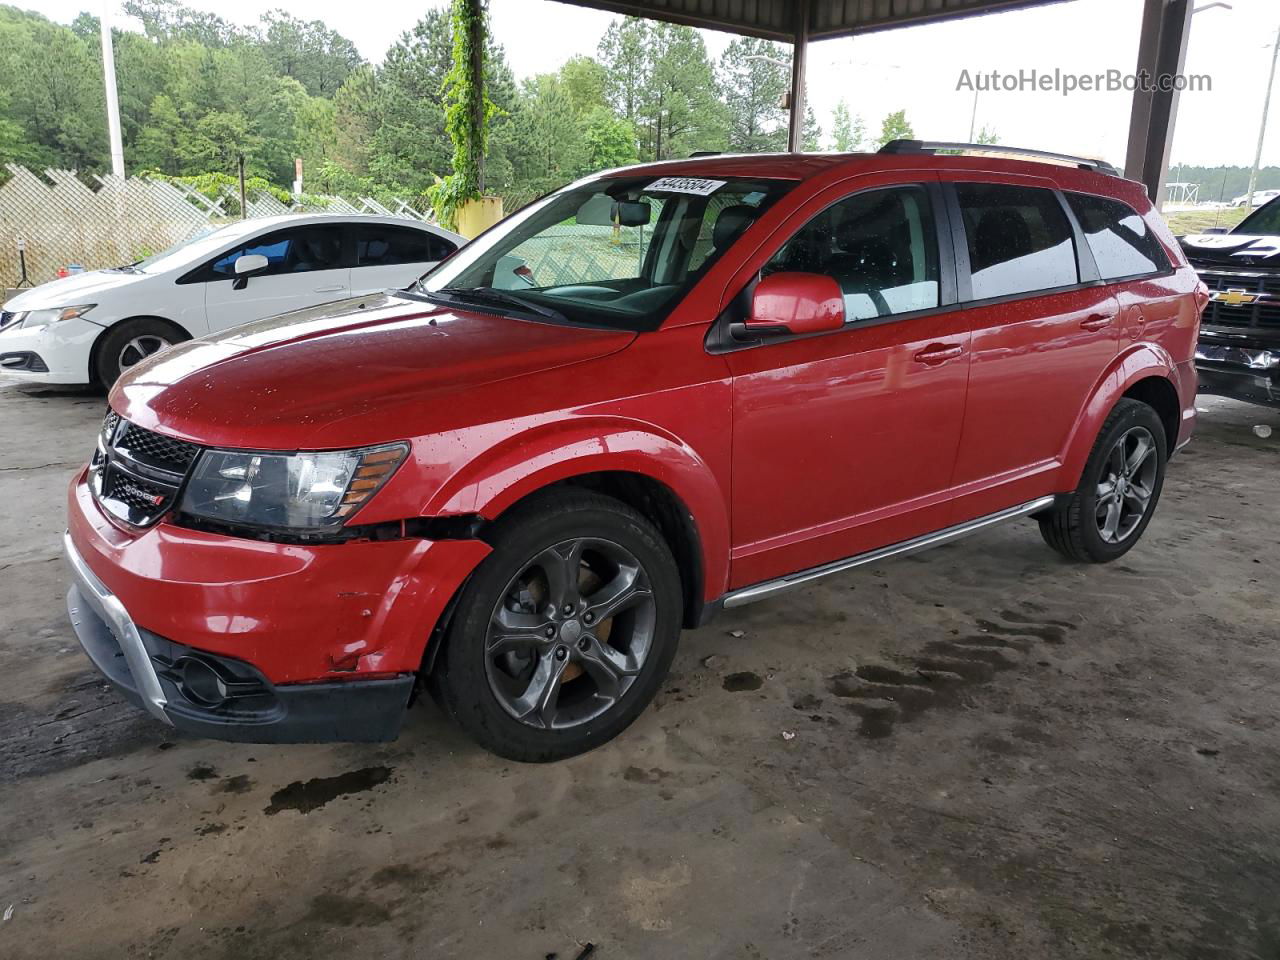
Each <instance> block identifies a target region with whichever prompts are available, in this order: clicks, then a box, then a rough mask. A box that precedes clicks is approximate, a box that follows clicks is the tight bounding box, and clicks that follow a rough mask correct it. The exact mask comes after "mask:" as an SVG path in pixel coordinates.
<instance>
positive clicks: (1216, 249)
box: [1181, 233, 1280, 267]
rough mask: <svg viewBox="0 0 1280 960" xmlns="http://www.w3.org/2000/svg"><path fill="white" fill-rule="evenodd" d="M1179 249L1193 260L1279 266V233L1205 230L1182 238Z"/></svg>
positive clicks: (1234, 264)
mask: <svg viewBox="0 0 1280 960" xmlns="http://www.w3.org/2000/svg"><path fill="white" fill-rule="evenodd" d="M1181 242H1182V249H1183V251H1184V252H1185V253H1186V255H1187V259H1188V260H1190V261H1192V262H1193V263H1197V262H1198V263H1214V264H1222V265H1229V266H1237V267H1251V266H1280V237H1258V236H1251V235H1249V234H1241V233H1205V234H1197V235H1195V236H1189V237H1183V238H1182V241H1181Z"/></svg>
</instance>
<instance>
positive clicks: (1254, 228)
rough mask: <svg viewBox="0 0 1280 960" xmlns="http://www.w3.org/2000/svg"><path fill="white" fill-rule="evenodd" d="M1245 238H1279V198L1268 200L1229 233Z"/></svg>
mask: <svg viewBox="0 0 1280 960" xmlns="http://www.w3.org/2000/svg"><path fill="white" fill-rule="evenodd" d="M1231 232H1232V233H1240V234H1244V235H1246V236H1255V237H1280V198H1277V199H1275V200H1269V201H1268V202H1267V203H1265V204H1264V205H1263V206H1261V207H1259V208H1258V209H1257V210H1255V211H1253V213H1251V214H1249V216H1247V217H1245V218H1244V219H1243V220H1241V221H1240V225H1239V226H1238V227H1236V228H1235V229H1234V230H1232V231H1231Z"/></svg>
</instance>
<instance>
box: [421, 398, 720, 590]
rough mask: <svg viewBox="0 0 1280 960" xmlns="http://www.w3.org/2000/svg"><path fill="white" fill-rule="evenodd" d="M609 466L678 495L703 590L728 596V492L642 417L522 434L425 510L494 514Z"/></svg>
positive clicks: (487, 454) (457, 477)
mask: <svg viewBox="0 0 1280 960" xmlns="http://www.w3.org/2000/svg"><path fill="white" fill-rule="evenodd" d="M605 471H617V472H623V473H631V474H638V475H640V476H643V477H646V478H648V479H650V480H653V481H656V482H657V483H660V484H662V485H663V486H664V487H666V488H667V489H668V490H670V491H671V492H672V493H673V494H674V495H675V497H676V498H677V500H679V502H680V503H681V504H682V505H683V507H684V510H685V511H687V513H688V514H689V517H690V518H691V526H692V527H693V529H694V530H695V531H696V533H695V536H696V539H697V541H698V542H697V543H696V544H695V548H696V549H697V550H698V551H699V552H700V555H701V560H702V576H703V591H704V594H705V595H706V596H709V597H718V596H720V595H721V594H723V593H724V592H725V590H726V589H727V584H728V579H729V513H728V496H727V491H725V490H724V489H723V488H722V487H721V485H720V483H719V481H718V480H717V479H716V476H715V473H714V471H713V470H712V469H711V467H710V465H708V464H707V463H706V461H705V460H704V459H703V458H702V457H701V456H700V455H699V454H698V453H697V451H695V450H694V449H693V448H692V447H690V446H688V444H686V443H684V442H683V441H682V440H680V439H679V438H678V437H676V436H674V435H672V434H671V433H669V432H667V431H665V430H663V429H661V428H660V427H656V426H654V425H653V424H649V423H645V422H643V421H639V420H632V419H629V418H625V417H597V416H592V417H583V418H580V419H574V420H572V421H568V422H565V421H561V422H557V423H551V424H546V425H544V426H541V427H538V428H535V429H532V430H529V431H525V432H520V433H517V434H515V435H513V436H511V437H508V438H507V439H505V440H503V441H502V442H501V443H498V444H496V445H494V446H493V447H490V448H489V449H487V450H485V451H484V452H483V453H482V454H481V455H480V456H478V457H476V458H474V459H472V460H471V461H470V462H469V463H468V464H467V465H466V466H465V467H463V468H462V469H461V470H459V471H458V472H457V473H455V474H454V475H453V476H452V477H450V478H449V480H448V481H447V482H446V483H444V484H443V485H441V487H440V488H439V490H437V492H436V493H435V494H434V495H433V496H432V497H431V498H430V500H429V501H428V502H427V503H426V504H425V505H424V506H423V511H422V513H423V515H424V516H450V515H452V516H457V515H466V514H471V515H479V516H481V517H483V518H484V519H486V520H495V519H497V518H498V517H499V516H501V514H502V513H503V512H504V511H506V510H507V509H508V508H510V507H511V506H512V505H514V504H515V503H516V502H517V501H519V500H521V499H522V498H524V497H526V496H528V495H529V494H531V493H535V492H537V491H538V490H541V489H543V488H545V487H548V486H550V485H552V484H554V483H559V482H561V481H564V480H570V479H572V478H574V477H580V476H584V475H586V474H592V473H600V472H605Z"/></svg>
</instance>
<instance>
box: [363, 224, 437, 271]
mask: <svg viewBox="0 0 1280 960" xmlns="http://www.w3.org/2000/svg"><path fill="white" fill-rule="evenodd" d="M355 232H356V266H357V267H389V266H394V265H396V264H400V263H427V262H429V261H434V260H443V259H444V258H445V257H447V256H448V255H449V254H450V253H452V252H453V251H454V246H453V244H452V243H450V242H449V241H447V240H445V239H444V238H443V237H437V236H436V235H435V234H434V233H427V232H426V231H425V230H414V229H411V228H408V227H392V226H382V225H373V224H361V225H359V226H357V227H356V230H355Z"/></svg>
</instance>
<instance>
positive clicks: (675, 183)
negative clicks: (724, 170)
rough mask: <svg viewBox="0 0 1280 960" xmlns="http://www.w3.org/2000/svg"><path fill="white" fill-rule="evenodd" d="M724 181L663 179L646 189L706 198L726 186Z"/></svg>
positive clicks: (680, 178) (698, 178) (690, 178)
mask: <svg viewBox="0 0 1280 960" xmlns="http://www.w3.org/2000/svg"><path fill="white" fill-rule="evenodd" d="M725 182H726V181H724V180H704V179H703V178H701V177H663V178H662V179H661V180H655V181H653V183H651V184H649V186H647V187H646V188H645V189H646V190H651V191H655V192H660V193H692V194H693V195H694V196H696V197H705V196H707V195H709V194H712V193H715V192H716V191H717V190H719V189H720V188H721V187H723V186H724V185H725Z"/></svg>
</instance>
